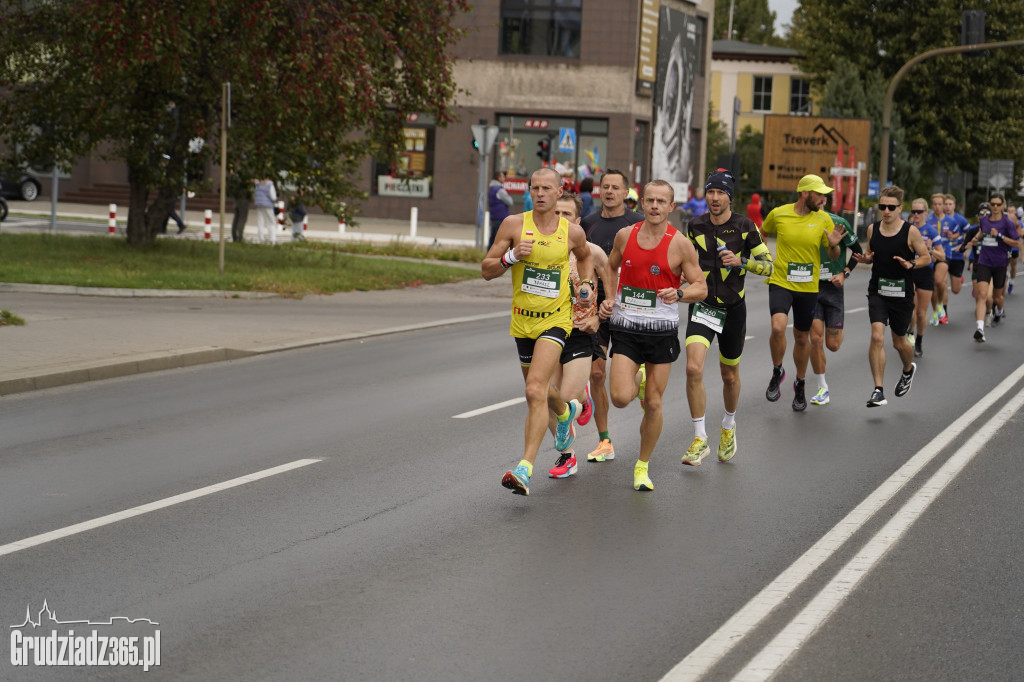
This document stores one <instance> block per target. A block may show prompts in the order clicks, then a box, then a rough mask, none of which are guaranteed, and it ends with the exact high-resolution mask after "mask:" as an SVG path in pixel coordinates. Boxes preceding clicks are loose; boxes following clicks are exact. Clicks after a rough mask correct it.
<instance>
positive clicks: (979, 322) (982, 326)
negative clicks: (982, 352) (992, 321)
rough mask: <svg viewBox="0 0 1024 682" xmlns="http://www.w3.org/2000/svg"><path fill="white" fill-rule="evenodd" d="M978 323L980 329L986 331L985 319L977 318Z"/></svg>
mask: <svg viewBox="0 0 1024 682" xmlns="http://www.w3.org/2000/svg"><path fill="white" fill-rule="evenodd" d="M975 322H976V323H977V325H978V329H980V330H981V331H985V320H975Z"/></svg>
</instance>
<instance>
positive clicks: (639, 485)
mask: <svg viewBox="0 0 1024 682" xmlns="http://www.w3.org/2000/svg"><path fill="white" fill-rule="evenodd" d="M648 465H650V462H641V461H640V460H637V462H636V464H635V465H634V466H633V490H639V491H640V492H650V491H651V490H654V484H653V483H651V477H650V476H648V475H647V469H648Z"/></svg>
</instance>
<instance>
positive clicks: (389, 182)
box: [373, 114, 434, 199]
mask: <svg viewBox="0 0 1024 682" xmlns="http://www.w3.org/2000/svg"><path fill="white" fill-rule="evenodd" d="M413 116H416V117H417V118H426V117H419V116H418V115H416V114H413ZM402 136H403V137H404V139H405V144H404V147H405V148H404V149H402V150H401V151H400V152H399V153H398V156H397V157H396V158H395V161H394V164H386V163H382V162H380V161H377V162H376V163H375V166H376V172H375V173H374V175H375V179H376V182H375V186H374V187H373V190H374V192H373V193H374V194H376V195H378V196H382V197H407V198H421V199H427V198H430V197H431V196H432V195H433V184H434V183H433V180H434V128H433V126H429V127H428V126H411V125H407V126H406V127H405V128H403V129H402Z"/></svg>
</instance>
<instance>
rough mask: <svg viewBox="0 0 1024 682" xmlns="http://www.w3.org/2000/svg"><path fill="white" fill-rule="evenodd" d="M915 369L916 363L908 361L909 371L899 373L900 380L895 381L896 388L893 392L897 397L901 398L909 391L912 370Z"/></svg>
mask: <svg viewBox="0 0 1024 682" xmlns="http://www.w3.org/2000/svg"><path fill="white" fill-rule="evenodd" d="M916 371H917V363H916V362H912V363H910V371H909V372H903V374H901V375H900V380H899V381H898V382H896V390H895V391H894V393H895V394H896V397H897V398H902V397H903V396H905V395H906V394H908V393H910V384H912V383H913V382H914V372H916Z"/></svg>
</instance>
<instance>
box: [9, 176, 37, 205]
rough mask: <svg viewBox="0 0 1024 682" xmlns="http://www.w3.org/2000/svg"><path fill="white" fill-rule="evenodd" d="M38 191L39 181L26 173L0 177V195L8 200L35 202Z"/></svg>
mask: <svg viewBox="0 0 1024 682" xmlns="http://www.w3.org/2000/svg"><path fill="white" fill-rule="evenodd" d="M40 189H41V187H40V185H39V181H38V180H36V179H35V178H34V177H32V176H31V175H29V174H28V173H20V174H18V173H11V174H7V173H4V174H2V175H0V194H2V195H3V196H5V197H7V198H8V199H21V200H22V201H35V199H36V197H38V196H39V190H40Z"/></svg>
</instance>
